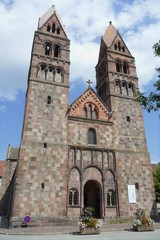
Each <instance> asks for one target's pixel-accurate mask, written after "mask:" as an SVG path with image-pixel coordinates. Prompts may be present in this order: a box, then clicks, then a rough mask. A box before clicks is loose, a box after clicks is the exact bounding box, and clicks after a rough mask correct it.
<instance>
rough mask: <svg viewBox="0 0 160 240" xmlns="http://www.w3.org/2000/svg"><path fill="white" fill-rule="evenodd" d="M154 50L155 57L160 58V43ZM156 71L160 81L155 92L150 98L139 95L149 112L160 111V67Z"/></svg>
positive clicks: (155, 45)
mask: <svg viewBox="0 0 160 240" xmlns="http://www.w3.org/2000/svg"><path fill="white" fill-rule="evenodd" d="M153 49H154V54H155V56H156V57H160V41H159V42H158V43H156V44H154V45H153ZM156 71H157V72H158V78H159V79H158V80H157V82H156V83H154V84H153V86H154V87H155V91H154V92H150V94H149V95H148V96H146V94H145V93H139V101H140V103H141V105H142V106H143V108H144V109H146V110H147V111H148V112H150V111H152V110H153V111H157V110H158V109H160V67H159V68H156Z"/></svg>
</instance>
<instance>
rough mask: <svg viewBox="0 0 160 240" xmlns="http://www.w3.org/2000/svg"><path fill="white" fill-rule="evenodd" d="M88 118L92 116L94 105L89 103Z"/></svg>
mask: <svg viewBox="0 0 160 240" xmlns="http://www.w3.org/2000/svg"><path fill="white" fill-rule="evenodd" d="M88 118H92V105H91V104H89V105H88Z"/></svg>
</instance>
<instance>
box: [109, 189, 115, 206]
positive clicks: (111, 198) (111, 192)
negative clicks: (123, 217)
mask: <svg viewBox="0 0 160 240" xmlns="http://www.w3.org/2000/svg"><path fill="white" fill-rule="evenodd" d="M115 205H116V194H115V191H114V190H112V189H110V190H108V192H107V206H115Z"/></svg>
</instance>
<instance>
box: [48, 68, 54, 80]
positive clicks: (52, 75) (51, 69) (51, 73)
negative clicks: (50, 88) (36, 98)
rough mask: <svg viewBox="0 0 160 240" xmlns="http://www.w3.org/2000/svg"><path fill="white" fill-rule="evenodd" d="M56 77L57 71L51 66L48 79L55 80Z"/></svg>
mask: <svg viewBox="0 0 160 240" xmlns="http://www.w3.org/2000/svg"><path fill="white" fill-rule="evenodd" d="M54 75H55V69H54V68H53V67H51V66H49V68H48V72H47V79H49V80H54Z"/></svg>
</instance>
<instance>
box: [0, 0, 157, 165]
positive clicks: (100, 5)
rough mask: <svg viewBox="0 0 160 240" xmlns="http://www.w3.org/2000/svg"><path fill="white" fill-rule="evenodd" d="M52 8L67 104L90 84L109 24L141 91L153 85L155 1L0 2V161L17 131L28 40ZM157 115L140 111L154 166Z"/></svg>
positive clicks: (17, 139)
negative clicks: (63, 42) (64, 47)
mask: <svg viewBox="0 0 160 240" xmlns="http://www.w3.org/2000/svg"><path fill="white" fill-rule="evenodd" d="M52 4H54V5H55V7H56V9H57V11H58V13H59V15H60V17H61V19H62V22H63V23H64V24H65V29H66V32H67V34H68V37H69V38H70V39H71V73H70V99H69V101H70V102H72V101H74V100H75V98H77V97H78V96H79V95H80V94H81V93H82V92H83V91H84V90H85V89H86V87H87V86H86V81H87V80H88V79H91V80H92V82H93V86H95V66H96V63H97V60H98V53H99V42H100V37H101V36H102V35H103V34H104V32H105V29H106V28H107V26H108V24H109V21H112V23H113V25H114V26H115V27H116V28H117V29H118V30H119V32H120V34H121V36H122V37H123V39H124V41H125V43H126V45H127V46H128V48H129V50H130V51H131V53H132V55H133V56H134V57H135V59H136V67H137V74H138V77H139V86H140V89H141V91H146V92H147V91H150V90H151V89H152V88H153V87H152V86H153V83H154V81H156V79H157V76H156V71H155V68H156V67H157V66H159V65H160V58H157V57H155V56H154V54H153V49H152V46H153V44H154V43H156V42H158V40H159V39H160V38H159V26H160V14H159V13H160V4H159V0H152V1H150V0H136V1H129V0H128V1H124V0H122V1H119V0H112V1H110V0H81V1H80V0H68V1H66V0H55V1H53V0H45V1H43V0H27V1H25V0H15V1H13V0H12V1H11V0H0V16H1V21H0V32H1V38H0V44H1V46H2V48H1V54H0V62H1V65H0V159H1V160H4V159H5V158H6V152H7V146H8V144H10V145H11V146H13V147H18V146H19V144H20V137H21V131H22V123H23V114H24V104H25V92H26V86H27V75H28V69H29V62H30V53H31V47H32V41H33V34H34V31H35V30H36V28H37V24H38V18H39V17H41V16H42V15H43V14H44V13H45V12H46V11H47V10H48V9H49V8H50V7H51V6H52ZM158 115H160V112H153V113H150V114H148V113H147V112H145V111H143V116H144V124H145V131H146V138H147V145H148V150H149V152H150V156H151V161H152V162H160V134H159V133H160V118H159V117H158Z"/></svg>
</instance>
